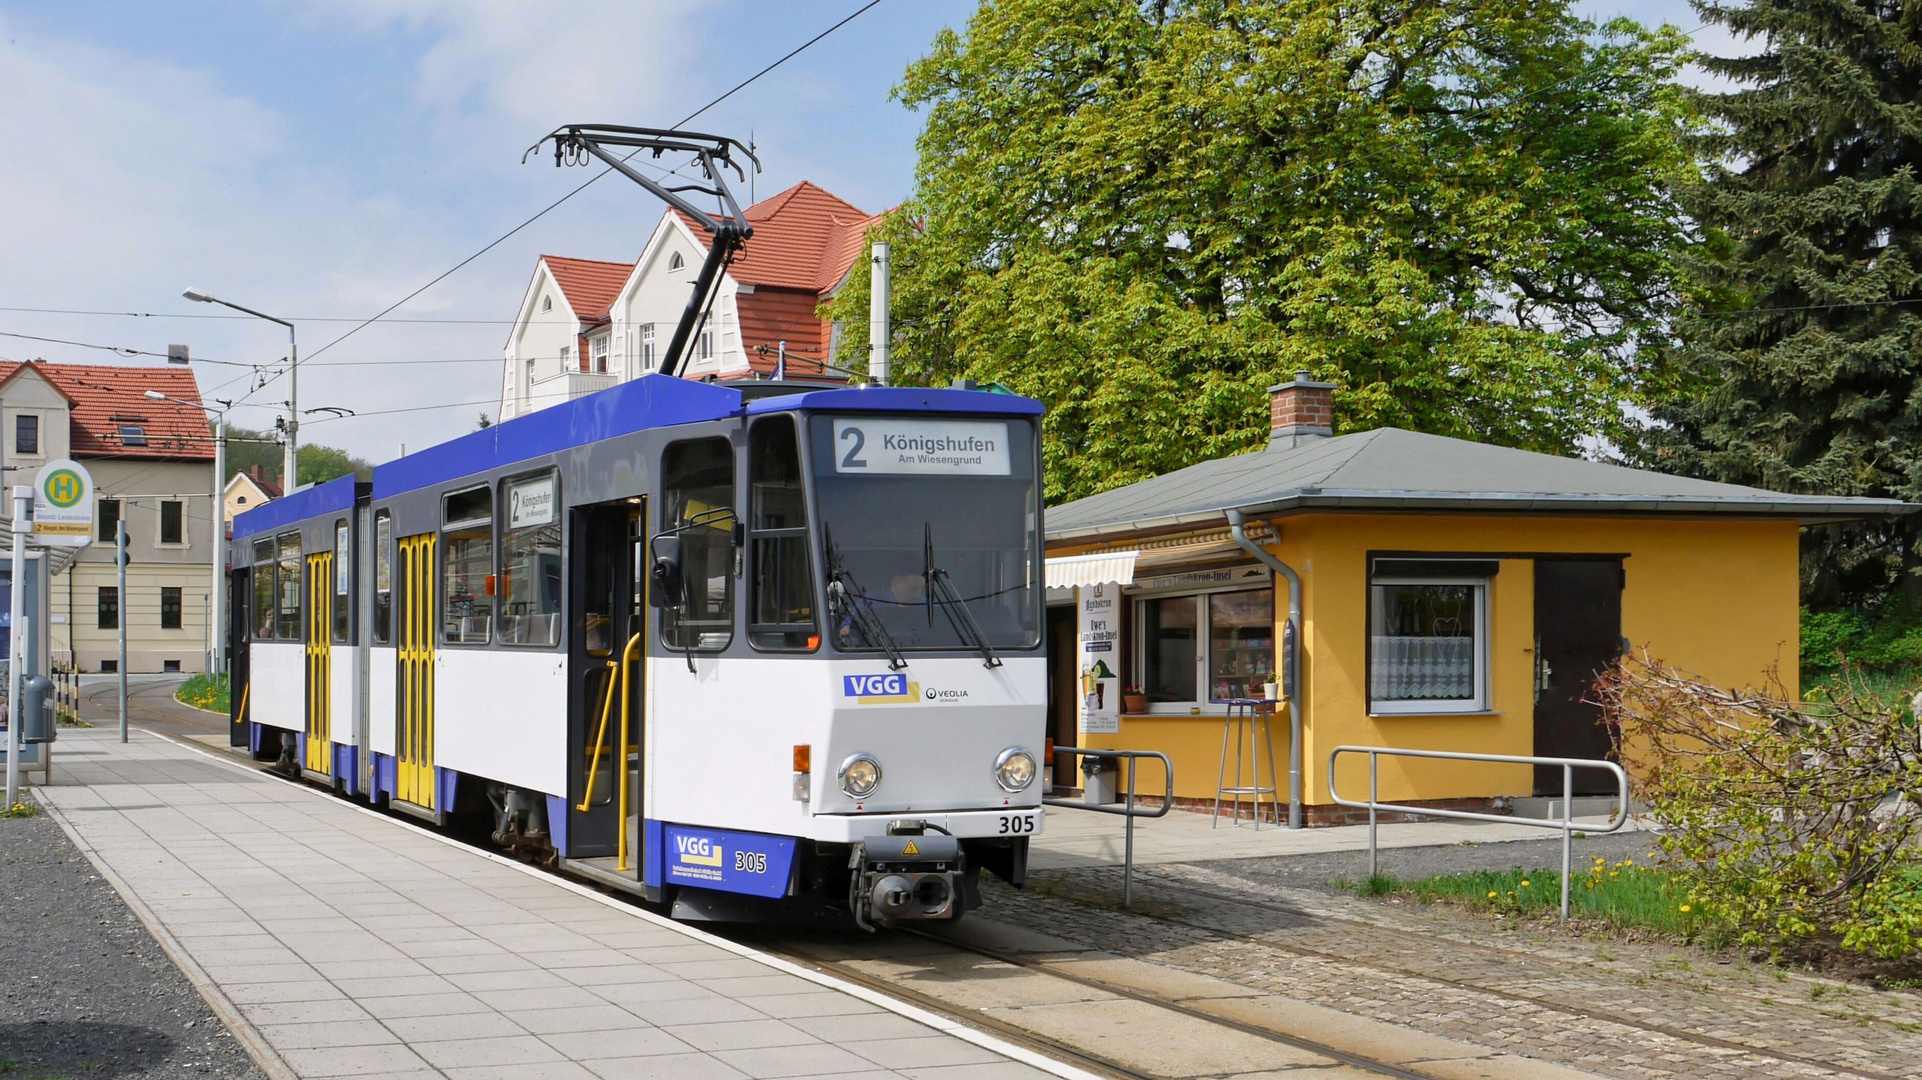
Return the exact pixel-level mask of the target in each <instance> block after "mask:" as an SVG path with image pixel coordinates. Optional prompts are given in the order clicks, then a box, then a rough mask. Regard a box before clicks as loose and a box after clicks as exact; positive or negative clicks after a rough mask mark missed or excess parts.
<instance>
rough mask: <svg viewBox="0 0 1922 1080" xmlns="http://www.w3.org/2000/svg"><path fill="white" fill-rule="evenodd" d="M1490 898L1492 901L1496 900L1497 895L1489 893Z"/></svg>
mask: <svg viewBox="0 0 1922 1080" xmlns="http://www.w3.org/2000/svg"><path fill="white" fill-rule="evenodd" d="M1488 898H1489V899H1490V900H1493V899H1495V894H1494V893H1492V892H1491V893H1489V894H1488Z"/></svg>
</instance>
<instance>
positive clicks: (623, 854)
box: [614, 634, 641, 870]
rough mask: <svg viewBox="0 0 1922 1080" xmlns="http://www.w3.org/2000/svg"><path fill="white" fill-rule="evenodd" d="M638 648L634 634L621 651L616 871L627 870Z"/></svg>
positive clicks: (639, 638)
mask: <svg viewBox="0 0 1922 1080" xmlns="http://www.w3.org/2000/svg"><path fill="white" fill-rule="evenodd" d="M640 647H641V635H639V634H635V635H634V636H633V637H631V638H628V639H627V647H626V648H624V649H622V650H621V775H620V783H619V785H618V786H619V788H620V796H619V799H618V801H619V803H620V808H621V817H620V830H621V836H620V843H619V846H618V847H617V848H616V849H615V850H616V854H617V855H618V858H617V859H616V860H615V863H614V869H616V870H625V869H627V772H628V770H627V731H628V710H629V707H630V704H631V703H632V702H633V700H634V695H633V694H632V693H631V692H630V689H631V677H632V673H633V671H634V658H635V656H637V655H638V650H639V649H640Z"/></svg>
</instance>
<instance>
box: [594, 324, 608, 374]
mask: <svg viewBox="0 0 1922 1080" xmlns="http://www.w3.org/2000/svg"><path fill="white" fill-rule="evenodd" d="M594 371H595V373H596V374H599V375H605V374H607V335H606V334H602V335H601V336H600V337H597V338H595V339H594Z"/></svg>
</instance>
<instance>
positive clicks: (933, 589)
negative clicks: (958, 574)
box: [921, 521, 1001, 668]
mask: <svg viewBox="0 0 1922 1080" xmlns="http://www.w3.org/2000/svg"><path fill="white" fill-rule="evenodd" d="M921 576H922V578H923V579H924V580H925V581H926V583H927V586H926V587H927V593H928V600H929V601H930V602H932V603H937V604H940V605H941V611H942V613H943V614H945V615H946V616H947V617H948V625H950V626H952V627H954V632H955V635H956V636H957V637H960V638H962V639H963V640H967V639H970V638H971V639H973V641H974V644H975V647H976V648H978V649H980V650H981V666H982V667H989V668H997V667H1000V666H1001V658H1000V657H998V656H996V655H994V646H992V645H990V644H988V635H986V634H984V633H982V632H981V624H979V623H977V622H975V621H974V612H973V611H972V610H970V609H969V608H968V602H967V601H966V600H963V599H962V598H961V594H960V593H958V592H956V591H955V588H954V582H952V581H950V580H948V572H947V571H946V570H943V569H942V568H941V567H939V566H936V565H934V526H933V525H932V524H930V523H928V522H925V521H924V522H922V523H921ZM928 618H929V619H933V618H934V614H933V612H932V611H930V612H929V613H928Z"/></svg>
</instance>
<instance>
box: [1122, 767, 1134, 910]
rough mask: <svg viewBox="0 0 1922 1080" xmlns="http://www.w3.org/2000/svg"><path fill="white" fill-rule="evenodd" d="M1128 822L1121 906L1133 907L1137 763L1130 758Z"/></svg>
mask: <svg viewBox="0 0 1922 1080" xmlns="http://www.w3.org/2000/svg"><path fill="white" fill-rule="evenodd" d="M1122 820H1123V821H1124V822H1126V823H1127V828H1126V832H1127V834H1128V835H1127V840H1126V841H1125V845H1126V846H1125V849H1124V851H1123V854H1122V858H1121V906H1122V907H1133V906H1134V902H1135V763H1134V759H1133V758H1129V759H1128V812H1127V814H1126V815H1124V816H1123V817H1122Z"/></svg>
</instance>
